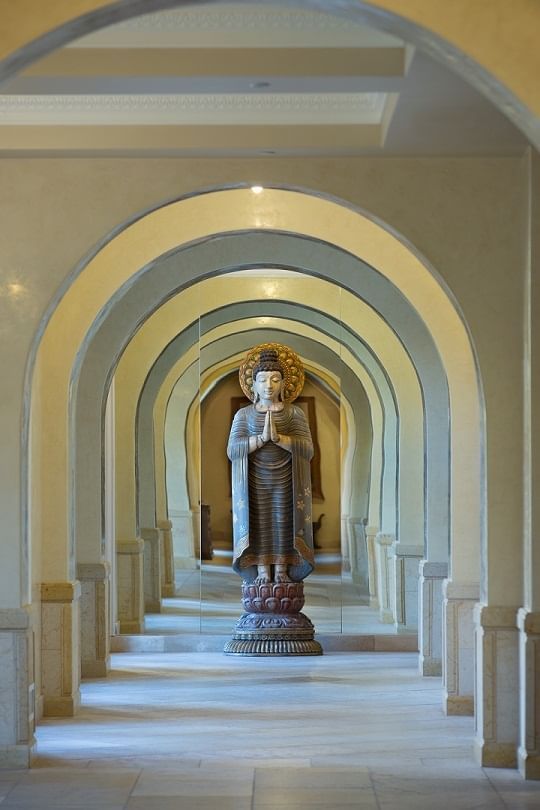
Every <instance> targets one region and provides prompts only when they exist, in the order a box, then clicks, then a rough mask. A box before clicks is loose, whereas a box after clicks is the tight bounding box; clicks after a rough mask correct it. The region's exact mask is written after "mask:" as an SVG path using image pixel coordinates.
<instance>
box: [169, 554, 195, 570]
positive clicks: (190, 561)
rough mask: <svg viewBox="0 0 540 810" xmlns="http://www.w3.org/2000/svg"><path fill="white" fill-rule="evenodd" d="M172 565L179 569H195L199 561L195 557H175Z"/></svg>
mask: <svg viewBox="0 0 540 810" xmlns="http://www.w3.org/2000/svg"><path fill="white" fill-rule="evenodd" d="M174 567H175V568H177V569H178V570H179V571H196V570H197V568H198V567H199V561H198V560H197V559H195V557H175V558H174Z"/></svg>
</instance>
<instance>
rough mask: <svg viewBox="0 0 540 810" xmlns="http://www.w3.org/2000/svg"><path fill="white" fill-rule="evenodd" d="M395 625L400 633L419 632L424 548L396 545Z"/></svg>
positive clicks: (394, 545) (393, 547) (392, 550)
mask: <svg viewBox="0 0 540 810" xmlns="http://www.w3.org/2000/svg"><path fill="white" fill-rule="evenodd" d="M391 553H392V555H393V556H394V558H395V562H394V572H395V580H394V588H395V593H396V595H395V605H396V609H395V625H396V629H397V631H398V633H415V632H416V631H417V630H418V566H419V563H420V560H421V559H422V557H423V556H424V547H423V546H412V545H405V544H404V543H394V544H393V546H392V547H391Z"/></svg>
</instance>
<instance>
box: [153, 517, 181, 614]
mask: <svg viewBox="0 0 540 810" xmlns="http://www.w3.org/2000/svg"><path fill="white" fill-rule="evenodd" d="M157 527H158V529H159V532H160V536H161V543H160V550H161V596H162V597H165V598H170V597H172V596H175V595H176V588H175V584H174V549H173V539H172V528H173V525H172V521H170V520H158V522H157Z"/></svg>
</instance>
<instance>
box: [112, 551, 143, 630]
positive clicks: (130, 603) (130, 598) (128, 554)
mask: <svg viewBox="0 0 540 810" xmlns="http://www.w3.org/2000/svg"><path fill="white" fill-rule="evenodd" d="M143 557H144V541H143V540H142V539H141V538H139V537H137V538H136V539H135V540H127V541H121V542H119V543H117V545H116V573H117V586H118V625H119V630H120V632H121V633H142V632H143V631H144V564H143V563H144V561H143Z"/></svg>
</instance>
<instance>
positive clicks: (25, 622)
mask: <svg viewBox="0 0 540 810" xmlns="http://www.w3.org/2000/svg"><path fill="white" fill-rule="evenodd" d="M30 624H31V623H30V614H29V612H28V611H27V610H26V609H25V608H0V630H26V629H27V628H28V627H30Z"/></svg>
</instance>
